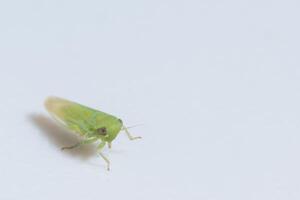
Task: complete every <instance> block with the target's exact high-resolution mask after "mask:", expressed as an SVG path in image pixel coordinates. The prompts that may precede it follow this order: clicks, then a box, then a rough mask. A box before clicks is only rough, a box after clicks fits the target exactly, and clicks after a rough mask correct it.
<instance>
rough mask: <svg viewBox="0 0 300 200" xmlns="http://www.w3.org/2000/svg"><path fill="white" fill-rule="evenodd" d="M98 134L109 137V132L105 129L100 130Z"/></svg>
mask: <svg viewBox="0 0 300 200" xmlns="http://www.w3.org/2000/svg"><path fill="white" fill-rule="evenodd" d="M97 132H98V134H99V135H104V136H105V135H107V130H106V128H105V127H102V128H98V129H97Z"/></svg>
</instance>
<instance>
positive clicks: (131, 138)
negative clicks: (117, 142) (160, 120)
mask: <svg viewBox="0 0 300 200" xmlns="http://www.w3.org/2000/svg"><path fill="white" fill-rule="evenodd" d="M123 130H124V131H125V133H126V135H127V137H128V138H129V140H136V139H141V138H142V137H140V136H137V137H133V136H132V135H131V134H130V133H129V131H128V129H127V128H126V127H125V126H124V125H123Z"/></svg>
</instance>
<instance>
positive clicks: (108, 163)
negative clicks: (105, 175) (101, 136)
mask: <svg viewBox="0 0 300 200" xmlns="http://www.w3.org/2000/svg"><path fill="white" fill-rule="evenodd" d="M104 146H105V142H104V141H102V142H101V143H100V144H99V146H98V148H97V149H98V151H99V155H100V156H101V157H102V158H103V160H104V161H105V162H106V164H107V170H108V171H109V169H110V162H109V160H108V158H107V157H106V156H104V155H103V153H102V152H101V150H102V149H103V147H104Z"/></svg>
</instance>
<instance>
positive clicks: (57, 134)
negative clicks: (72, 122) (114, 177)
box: [30, 114, 97, 159]
mask: <svg viewBox="0 0 300 200" xmlns="http://www.w3.org/2000/svg"><path fill="white" fill-rule="evenodd" d="M30 120H31V121H32V123H33V124H34V125H35V126H37V127H38V128H39V129H40V130H41V134H43V135H44V136H46V137H47V139H48V140H49V141H50V142H51V143H53V144H54V145H55V146H56V147H57V149H58V150H61V148H62V147H65V146H72V145H74V144H76V143H78V142H80V141H81V140H80V139H79V137H78V136H77V135H76V134H75V133H72V132H70V131H68V130H66V129H65V128H64V127H61V126H60V125H58V124H57V123H56V122H55V121H53V120H52V119H51V118H49V117H46V116H44V115H40V114H32V115H30ZM96 151H97V150H96V145H93V144H89V145H82V146H80V147H78V148H74V149H72V150H64V151H61V152H62V153H63V154H68V155H72V156H78V157H80V158H82V159H87V158H89V157H91V156H94V155H95V153H96Z"/></svg>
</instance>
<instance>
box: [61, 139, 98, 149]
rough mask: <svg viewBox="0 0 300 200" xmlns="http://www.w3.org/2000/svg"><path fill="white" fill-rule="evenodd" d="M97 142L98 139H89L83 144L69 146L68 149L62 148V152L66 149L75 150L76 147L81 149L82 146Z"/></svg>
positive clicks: (82, 142)
mask: <svg viewBox="0 0 300 200" xmlns="http://www.w3.org/2000/svg"><path fill="white" fill-rule="evenodd" d="M96 140H97V138H88V139H85V140H83V141H81V142H78V143H76V144H74V145H72V146H67V147H62V148H61V150H65V149H74V148H76V147H80V146H81V145H83V144H90V143H93V142H95V141H96Z"/></svg>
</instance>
